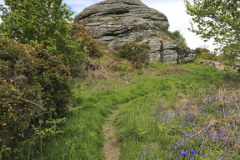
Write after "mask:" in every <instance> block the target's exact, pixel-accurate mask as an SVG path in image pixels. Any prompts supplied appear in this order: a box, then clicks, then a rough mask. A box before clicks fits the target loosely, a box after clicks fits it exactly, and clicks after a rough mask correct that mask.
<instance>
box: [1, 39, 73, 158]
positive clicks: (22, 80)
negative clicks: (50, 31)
mask: <svg viewBox="0 0 240 160" xmlns="http://www.w3.org/2000/svg"><path fill="white" fill-rule="evenodd" d="M60 58H61V56H59V57H56V56H51V54H50V53H48V52H47V51H46V50H45V49H44V50H43V49H42V45H36V46H35V48H32V47H31V46H30V45H22V44H19V43H18V42H15V41H14V40H11V39H8V38H5V37H4V38H0V106H1V108H0V148H2V146H3V145H4V146H7V147H10V148H11V149H13V148H12V147H13V146H18V145H19V144H18V143H17V142H18V141H20V140H26V139H27V140H28V139H29V140H30V139H32V140H33V139H35V136H34V128H33V127H36V128H38V127H40V126H41V124H38V122H39V120H42V121H43V122H44V124H46V121H48V120H49V119H50V118H52V116H53V118H60V117H63V115H64V114H66V113H68V111H69V110H68V105H69V100H74V98H73V97H72V94H74V93H73V92H71V87H70V85H69V83H70V82H69V81H70V80H71V77H70V72H69V68H66V67H65V65H63V64H62V63H61V62H60V61H59V60H60ZM43 102H44V103H43ZM31 126H32V127H31ZM45 127H46V126H45ZM43 128H44V127H42V129H43ZM25 142H26V141H25ZM35 143H36V142H35ZM36 146H37V145H36ZM10 153H11V154H14V153H13V152H12V151H11V152H10ZM6 154H7V153H6ZM8 156H9V155H8ZM3 157H4V156H3ZM18 158H19V157H18ZM3 159H4V158H3ZM5 159H6V156H5ZM10 159H11V158H10ZM12 159H13V158H12ZM14 159H15V158H14ZM24 159H26V158H24ZM31 159H32V158H31Z"/></svg>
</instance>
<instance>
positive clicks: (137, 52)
mask: <svg viewBox="0 0 240 160" xmlns="http://www.w3.org/2000/svg"><path fill="white" fill-rule="evenodd" d="M114 49H115V50H118V56H119V57H120V58H126V59H127V60H129V61H132V63H133V64H134V65H135V67H136V68H137V69H139V68H142V67H143V66H142V64H146V65H147V64H148V62H149V61H150V56H149V51H150V49H151V47H150V45H149V44H139V43H137V42H130V43H129V42H125V43H124V44H123V45H122V46H116V47H115V48H114Z"/></svg>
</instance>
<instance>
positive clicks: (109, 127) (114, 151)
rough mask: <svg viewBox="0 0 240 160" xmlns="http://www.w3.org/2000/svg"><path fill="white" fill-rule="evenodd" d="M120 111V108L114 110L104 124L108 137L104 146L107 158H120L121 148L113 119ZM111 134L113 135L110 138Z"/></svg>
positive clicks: (109, 159) (107, 159)
mask: <svg viewBox="0 0 240 160" xmlns="http://www.w3.org/2000/svg"><path fill="white" fill-rule="evenodd" d="M118 111H119V110H114V111H113V114H110V117H109V119H108V120H107V122H106V124H104V126H103V131H104V133H105V138H106V139H107V142H106V143H105V145H104V148H103V151H104V155H105V156H106V160H119V154H120V148H119V147H118V145H117V143H116V141H117V139H116V137H115V136H114V134H115V130H114V126H113V121H114V119H115V117H116V114H117V113H118ZM109 136H111V137H110V139H109V138H108V137H109Z"/></svg>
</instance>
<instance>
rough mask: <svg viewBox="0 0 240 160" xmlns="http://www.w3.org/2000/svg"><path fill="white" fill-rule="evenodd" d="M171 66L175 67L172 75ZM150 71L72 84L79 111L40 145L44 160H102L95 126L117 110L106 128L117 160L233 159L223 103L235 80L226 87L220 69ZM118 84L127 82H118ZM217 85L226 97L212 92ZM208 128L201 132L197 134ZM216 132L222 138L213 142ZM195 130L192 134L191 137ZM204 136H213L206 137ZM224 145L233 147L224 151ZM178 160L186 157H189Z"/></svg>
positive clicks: (228, 107)
mask: <svg viewBox="0 0 240 160" xmlns="http://www.w3.org/2000/svg"><path fill="white" fill-rule="evenodd" d="M173 68H178V69H179V73H175V70H174V69H173ZM153 72H154V73H155V76H154V75H147V74H145V73H148V72H145V73H144V74H142V75H141V74H139V73H140V72H139V71H132V72H124V73H125V75H124V76H123V77H121V78H120V77H119V78H116V79H101V80H91V81H89V82H85V83H82V82H77V81H75V83H76V84H73V85H74V86H73V87H74V90H76V91H77V92H76V96H77V97H78V102H79V106H82V108H81V109H78V110H76V111H74V112H72V113H71V114H70V115H69V116H68V117H67V121H66V122H65V125H63V126H62V127H60V128H59V130H61V131H63V134H61V135H59V136H57V138H56V141H48V140H46V139H44V142H43V155H44V157H45V159H47V160H48V159H51V160H63V159H66V160H69V159H72V160H103V159H105V156H104V154H103V146H104V143H105V142H106V140H105V139H104V133H103V131H102V126H103V124H104V123H105V122H106V120H107V118H108V117H109V114H110V113H112V110H117V109H121V110H119V112H118V114H117V116H116V119H115V120H114V127H115V130H116V134H115V135H116V137H117V139H118V145H119V146H120V149H121V153H120V160H135V159H138V160H139V159H143V158H144V157H145V159H152V160H157V159H158V160H163V159H180V157H181V156H180V155H183V156H184V154H185V151H186V150H189V151H192V152H191V153H193V151H194V150H196V151H197V153H196V154H195V156H194V159H200V158H201V157H202V159H208V158H209V159H210V158H212V159H218V158H219V159H223V157H224V156H225V159H239V158H237V157H236V155H237V154H236V150H237V149H238V145H237V144H235V143H237V141H238V139H239V138H238V137H239V132H238V128H239V127H238V126H239V119H238V117H237V115H238V110H237V109H236V105H237V103H238V101H237V99H235V100H232V98H230V99H227V97H228V96H230V95H231V93H236V91H237V90H238V88H236V86H234V87H235V88H234V87H230V84H235V85H237V83H238V82H237V79H238V77H236V76H235V80H234V81H229V79H231V77H233V76H231V75H230V74H229V73H228V74H229V75H227V74H225V76H221V75H222V74H223V71H218V70H217V69H215V68H212V67H210V66H204V65H194V64H181V65H175V66H166V65H161V64H157V66H155V70H154V71H153ZM220 74H221V75H220ZM219 75H220V76H219ZM159 76H160V77H159ZM127 77H131V81H130V80H129V79H130V78H127ZM224 77H225V79H224ZM125 79H128V80H129V81H128V83H129V84H128V85H124V84H120V81H124V80H125ZM224 85H225V86H226V87H227V86H228V87H227V91H228V92H222V91H221V90H220V89H221V88H222V87H223V86H224ZM219 94H221V96H220V95H219ZM225 102H227V104H224V103H225ZM233 102H234V103H233ZM223 108H224V111H225V112H226V115H225V120H226V121H224V122H222V120H223V118H224V114H223ZM214 120H216V121H214ZM232 121H233V122H232ZM208 126H210V127H211V129H209V131H208V130H207V129H206V130H205V128H206V127H208ZM229 126H231V127H229ZM219 130H221V131H223V132H224V133H225V134H226V135H224V136H223V137H220V136H221V134H220V132H219ZM195 132H198V133H196V134H195V136H194V133H195ZM205 134H206V135H213V136H214V137H212V138H207V137H206V135H205ZM198 136H200V137H198ZM236 136H237V138H235V140H232V139H233V138H234V137H236ZM187 137H189V139H191V141H190V142H189V140H188V139H187ZM217 137H218V141H217V143H215V138H217ZM110 138H112V136H110ZM225 139H227V141H228V142H231V143H233V145H231V146H229V145H227V142H225V141H224V140H225ZM180 144H181V145H180ZM226 146H227V147H226ZM209 150H211V151H209ZM229 150H231V152H230V151H229ZM203 154H204V156H202V155H203ZM182 159H186V160H187V159H190V155H189V154H186V155H185V156H184V157H182Z"/></svg>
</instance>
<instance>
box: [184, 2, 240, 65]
mask: <svg viewBox="0 0 240 160" xmlns="http://www.w3.org/2000/svg"><path fill="white" fill-rule="evenodd" d="M184 2H185V4H186V8H187V14H189V15H191V16H194V18H192V20H193V21H194V22H195V23H198V29H199V30H195V29H194V28H193V24H192V22H190V23H191V27H192V28H191V29H190V28H188V30H190V31H192V32H194V33H196V34H197V35H201V38H206V40H204V41H205V42H206V41H207V39H210V38H212V37H214V40H215V42H216V44H217V43H220V44H222V46H223V47H222V48H220V49H215V51H217V50H221V51H222V52H225V53H227V54H229V56H228V60H230V59H232V61H233V60H234V59H235V57H236V56H237V55H239V53H240V52H239V50H240V47H239V40H240V37H239V35H240V30H239V27H238V26H239V23H240V21H239V20H240V16H239V11H238V8H239V7H240V4H239V3H238V1H237V0H232V1H219V0H211V2H210V1H206V0H205V1H202V2H199V1H194V6H192V5H191V4H190V3H189V2H188V1H187V0H185V1H184ZM206 17H210V18H212V20H211V19H209V20H207V21H206V20H205V18H206ZM202 27H206V28H202ZM209 29H210V30H209ZM220 36H222V38H220ZM236 42H237V43H236ZM234 43H235V44H234ZM225 58H226V56H225Z"/></svg>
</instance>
